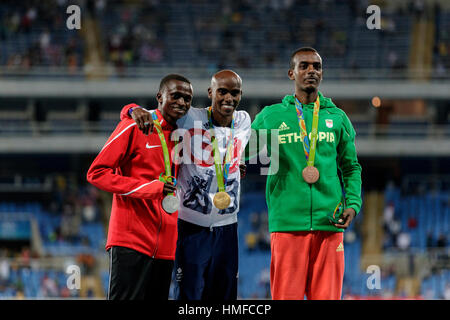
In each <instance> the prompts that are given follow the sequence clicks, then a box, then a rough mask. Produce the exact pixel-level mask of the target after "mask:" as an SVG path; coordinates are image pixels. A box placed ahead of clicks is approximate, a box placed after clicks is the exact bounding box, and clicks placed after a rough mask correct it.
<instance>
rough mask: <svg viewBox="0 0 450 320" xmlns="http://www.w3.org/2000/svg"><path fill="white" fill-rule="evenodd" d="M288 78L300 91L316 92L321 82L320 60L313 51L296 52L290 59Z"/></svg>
mask: <svg viewBox="0 0 450 320" xmlns="http://www.w3.org/2000/svg"><path fill="white" fill-rule="evenodd" d="M288 76H289V79H291V80H294V81H295V86H296V87H297V88H298V89H300V90H301V91H305V92H312V91H315V90H317V89H318V88H319V85H320V82H321V81H322V58H321V57H320V56H319V54H318V53H316V52H313V51H300V52H298V53H297V54H296V55H295V56H294V57H293V58H292V63H291V68H290V69H289V71H288Z"/></svg>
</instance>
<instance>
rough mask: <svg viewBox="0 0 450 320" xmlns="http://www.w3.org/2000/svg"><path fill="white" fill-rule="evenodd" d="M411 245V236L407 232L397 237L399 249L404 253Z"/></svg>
mask: <svg viewBox="0 0 450 320" xmlns="http://www.w3.org/2000/svg"><path fill="white" fill-rule="evenodd" d="M410 245H411V235H410V234H409V233H407V232H401V233H400V234H399V235H398V237H397V247H398V248H399V249H400V250H402V251H407V250H408V249H409V246H410Z"/></svg>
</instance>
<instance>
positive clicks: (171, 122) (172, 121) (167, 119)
mask: <svg viewBox="0 0 450 320" xmlns="http://www.w3.org/2000/svg"><path fill="white" fill-rule="evenodd" d="M158 110H159V112H160V113H161V115H162V117H163V119H164V120H165V121H167V123H169V124H170V125H171V126H172V127H174V126H176V124H177V119H172V117H170V116H168V115H167V114H165V113H164V112H163V111H162V110H161V109H159V108H158Z"/></svg>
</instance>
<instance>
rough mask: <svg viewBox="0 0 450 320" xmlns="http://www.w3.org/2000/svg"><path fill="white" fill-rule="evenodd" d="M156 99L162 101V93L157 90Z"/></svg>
mask: <svg viewBox="0 0 450 320" xmlns="http://www.w3.org/2000/svg"><path fill="white" fill-rule="evenodd" d="M156 100H157V101H158V103H162V100H163V99H162V94H161V92H160V91H158V93H157V94H156Z"/></svg>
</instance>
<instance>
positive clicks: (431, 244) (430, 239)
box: [427, 231, 434, 249]
mask: <svg viewBox="0 0 450 320" xmlns="http://www.w3.org/2000/svg"><path fill="white" fill-rule="evenodd" d="M427 248H428V249H430V248H434V239H433V233H432V232H431V231H428V233H427Z"/></svg>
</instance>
